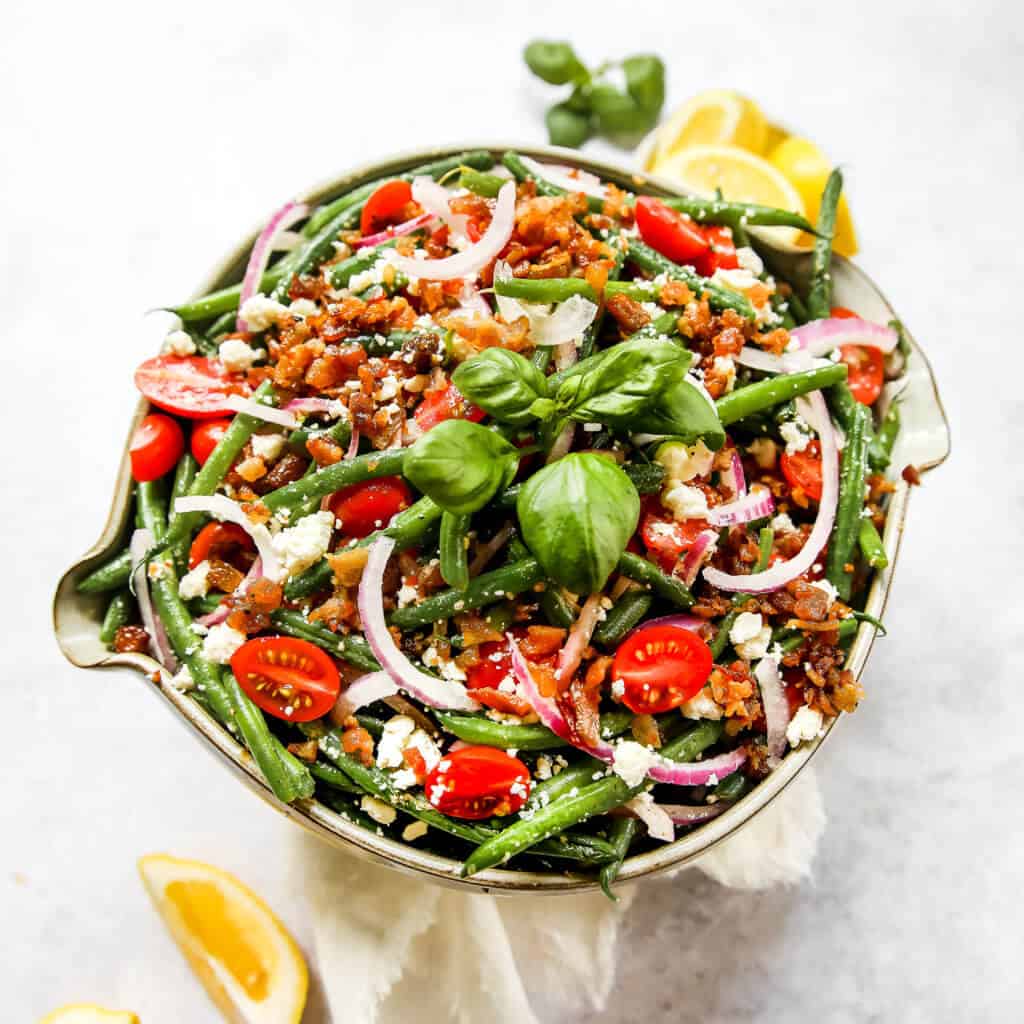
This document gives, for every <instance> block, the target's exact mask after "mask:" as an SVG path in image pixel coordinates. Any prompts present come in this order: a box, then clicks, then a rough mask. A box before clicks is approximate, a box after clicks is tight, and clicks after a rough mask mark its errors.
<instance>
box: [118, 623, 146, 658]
mask: <svg viewBox="0 0 1024 1024" xmlns="http://www.w3.org/2000/svg"><path fill="white" fill-rule="evenodd" d="M114 650H115V651H117V653H118V654H128V653H129V652H132V653H135V654H145V653H146V652H147V651H148V650H149V634H148V633H147V632H146V631H145V630H144V629H143V628H142V627H141V626H118V627H117V632H116V633H114Z"/></svg>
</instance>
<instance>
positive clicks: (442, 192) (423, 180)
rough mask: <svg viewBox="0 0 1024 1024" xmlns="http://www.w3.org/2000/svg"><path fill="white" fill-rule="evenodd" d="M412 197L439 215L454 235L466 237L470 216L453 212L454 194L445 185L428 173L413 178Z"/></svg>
mask: <svg viewBox="0 0 1024 1024" xmlns="http://www.w3.org/2000/svg"><path fill="white" fill-rule="evenodd" d="M412 198H413V201H414V202H417V203H419V204H420V206H422V207H423V209H424V210H426V211H427V213H432V214H433V215H434V216H435V217H439V218H440V219H441V220H443V221H444V222H445V224H447V225H448V230H449V231H450V232H451V233H452V234H454V235H460V236H462V237H465V235H466V224H467V223H468V221H469V217H467V216H466V214H464V213H452V208H451V205H450V203H451V199H452V194H451V192H449V191H448V189H446V188H445V187H444V185H441V184H439V183H438V182H436V181H434V179H433V178H431V177H429V176H427V175H421V176H420V177H418V178H413V180H412Z"/></svg>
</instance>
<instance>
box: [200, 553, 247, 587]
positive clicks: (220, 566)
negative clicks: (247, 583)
mask: <svg viewBox="0 0 1024 1024" xmlns="http://www.w3.org/2000/svg"><path fill="white" fill-rule="evenodd" d="M242 579H243V574H242V573H240V572H239V571H238V570H237V569H236V568H235V567H234V566H233V565H228V563H227V562H222V561H221V560H220V559H218V558H211V559H210V571H209V573H207V576H206V582H207V584H208V585H209V587H210V588H211V589H213V590H222V591H223V592H224V593H225V594H230V593H232V592H233V591H234V590H235V589H236V588H237V587H238V585H239V584H240V583H241V582H242Z"/></svg>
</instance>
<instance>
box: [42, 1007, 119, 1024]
mask: <svg viewBox="0 0 1024 1024" xmlns="http://www.w3.org/2000/svg"><path fill="white" fill-rule="evenodd" d="M39 1024H139V1018H138V1017H136V1016H135V1014H134V1013H129V1011H128V1010H104V1009H103V1007H102V1006H94V1005H93V1004H92V1003H73V1004H71V1005H70V1006H62V1007H61V1008H60V1009H59V1010H54V1011H53V1013H48V1014H47V1015H46V1016H45V1017H44V1018H43V1019H42V1020H41V1021H40V1022H39Z"/></svg>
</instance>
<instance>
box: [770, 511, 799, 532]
mask: <svg viewBox="0 0 1024 1024" xmlns="http://www.w3.org/2000/svg"><path fill="white" fill-rule="evenodd" d="M772 529H773V530H774V531H775V532H776V533H795V532H796V526H794V524H793V520H792V519H790V518H789V516H788V515H787V514H786V513H785V512H780V513H779V514H778V515H777V516H775V517H774V518H773V519H772Z"/></svg>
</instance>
